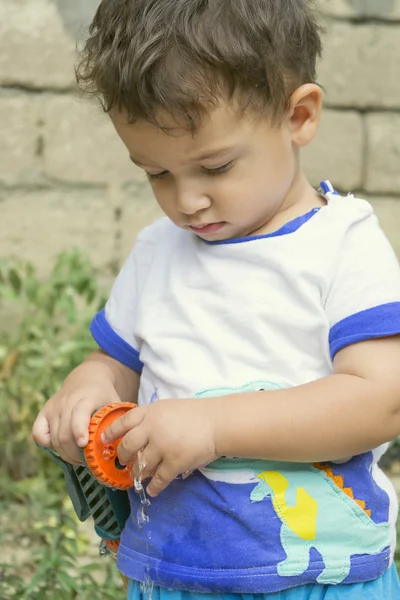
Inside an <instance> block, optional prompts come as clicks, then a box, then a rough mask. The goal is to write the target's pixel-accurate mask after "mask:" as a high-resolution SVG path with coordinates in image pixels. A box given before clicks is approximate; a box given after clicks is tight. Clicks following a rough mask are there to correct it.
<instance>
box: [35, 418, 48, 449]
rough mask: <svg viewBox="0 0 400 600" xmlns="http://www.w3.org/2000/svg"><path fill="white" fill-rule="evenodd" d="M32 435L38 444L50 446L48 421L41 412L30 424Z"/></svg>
mask: <svg viewBox="0 0 400 600" xmlns="http://www.w3.org/2000/svg"><path fill="white" fill-rule="evenodd" d="M32 437H33V440H34V441H35V442H36V444H39V446H45V448H49V447H50V446H51V437H50V423H49V422H48V420H47V418H46V417H45V416H44V415H43V414H42V413H39V415H38V416H37V417H36V420H35V422H34V424H33V426H32Z"/></svg>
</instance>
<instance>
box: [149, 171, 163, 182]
mask: <svg viewBox="0 0 400 600" xmlns="http://www.w3.org/2000/svg"><path fill="white" fill-rule="evenodd" d="M145 173H146V176H147V179H148V180H149V181H154V180H155V179H165V178H166V177H168V175H169V171H161V173H148V172H147V171H145Z"/></svg>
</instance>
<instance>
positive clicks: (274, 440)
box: [104, 336, 400, 496]
mask: <svg viewBox="0 0 400 600" xmlns="http://www.w3.org/2000/svg"><path fill="white" fill-rule="evenodd" d="M399 365H400V336H397V337H392V338H386V339H379V340H374V341H367V342H362V343H360V344H354V345H352V346H348V347H347V348H345V349H343V350H341V351H340V352H339V353H338V354H337V355H336V358H335V365H334V373H333V374H332V375H330V376H328V377H325V378H323V379H319V380H317V381H314V382H312V383H308V384H305V385H302V386H298V387H294V388H290V389H285V390H276V391H275V390H274V391H262V392H252V393H246V394H233V395H227V396H220V397H217V398H195V399H193V398H192V399H170V400H163V401H162V402H157V403H155V404H153V405H150V406H146V407H142V408H138V409H135V410H134V411H130V412H128V413H127V414H126V415H125V416H124V417H121V418H120V419H118V420H117V421H115V422H114V423H113V424H112V425H111V426H110V427H109V428H108V430H107V431H106V432H105V436H104V441H109V442H110V441H112V440H114V439H116V438H118V437H120V436H125V437H124V439H123V440H122V441H121V444H120V445H119V449H118V454H119V457H120V460H121V462H122V463H124V464H127V463H128V462H129V461H130V460H132V459H134V458H135V457H136V455H137V452H138V451H139V450H140V449H141V448H143V447H145V449H144V451H143V455H142V457H141V459H142V461H141V462H144V463H145V464H146V469H145V470H144V471H143V476H144V477H146V476H149V475H150V474H151V473H152V472H153V471H154V470H155V469H157V471H156V475H155V476H154V477H153V479H152V481H151V483H150V484H149V486H148V488H147V491H148V493H149V495H151V496H156V495H157V494H158V493H159V492H160V491H162V490H163V489H165V488H166V487H167V486H168V484H169V483H170V482H171V481H172V480H173V479H174V478H175V477H176V476H177V475H179V474H180V473H185V472H186V471H187V470H192V469H194V468H196V467H201V466H204V465H207V464H208V463H210V462H211V461H213V460H215V459H216V458H218V457H220V456H237V457H249V458H261V459H266V460H280V461H292V462H296V461H298V462H314V461H315V462H317V461H318V462H319V461H321V462H322V461H326V460H339V459H343V458H347V457H348V456H353V455H356V454H360V453H362V452H364V451H367V450H370V449H372V448H374V447H376V446H379V445H380V444H382V443H383V442H387V441H389V440H390V439H393V438H394V437H395V436H396V435H398V434H399V433H400V369H399ZM133 468H134V474H136V475H137V474H138V465H137V464H134V467H133Z"/></svg>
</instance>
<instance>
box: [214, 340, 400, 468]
mask: <svg viewBox="0 0 400 600" xmlns="http://www.w3.org/2000/svg"><path fill="white" fill-rule="evenodd" d="M245 396H246V397H245ZM214 401H216V414H217V416H216V426H215V437H216V449H217V450H216V453H217V454H218V455H219V456H221V455H223V456H240V457H252V458H267V459H271V460H282V461H293V462H297V461H298V462H314V461H318V462H320V461H327V460H340V459H344V458H346V457H349V456H354V455H356V454H361V453H362V452H365V451H367V450H371V449H372V448H376V447H377V446H379V445H380V444H382V443H384V442H387V441H389V440H391V439H393V438H394V437H396V436H397V435H399V433H400V336H398V337H392V338H387V339H379V340H370V341H367V342H363V343H360V344H354V345H352V346H348V347H346V348H344V349H343V350H341V351H340V352H339V353H338V354H337V355H336V357H335V361H334V372H333V374H332V375H330V376H328V377H325V378H323V379H319V380H317V381H314V382H312V383H308V384H305V385H301V386H298V387H294V388H290V389H285V390H276V391H265V392H254V393H250V394H246V395H243V394H239V395H232V396H223V397H221V398H218V399H214Z"/></svg>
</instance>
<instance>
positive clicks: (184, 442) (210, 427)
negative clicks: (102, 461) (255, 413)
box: [103, 398, 217, 497]
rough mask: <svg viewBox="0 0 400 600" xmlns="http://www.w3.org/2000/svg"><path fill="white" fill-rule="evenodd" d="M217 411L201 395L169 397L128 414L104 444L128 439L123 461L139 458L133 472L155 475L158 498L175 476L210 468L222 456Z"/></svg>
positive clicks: (109, 432)
mask: <svg viewBox="0 0 400 600" xmlns="http://www.w3.org/2000/svg"><path fill="white" fill-rule="evenodd" d="M215 421H216V419H215V411H214V410H213V406H212V403H211V402H207V401H205V399H204V398H202V399H201V400H200V399H168V400H160V401H159V402H156V403H155V404H150V405H148V406H143V407H138V408H134V409H132V410H130V411H129V412H127V413H126V414H125V415H124V416H123V417H121V418H120V419H117V420H116V421H114V423H112V424H111V425H110V427H108V429H106V431H105V432H104V434H103V442H104V443H110V442H112V441H114V440H116V439H117V438H119V437H122V436H124V437H123V439H122V440H121V443H120V444H119V447H118V457H119V460H120V462H121V464H124V465H126V464H129V463H130V462H132V461H133V467H132V471H133V472H132V475H133V476H138V475H139V464H138V452H139V451H141V452H140V453H139V454H140V462H141V463H143V464H144V465H146V466H145V468H143V469H142V470H141V472H140V476H141V478H142V479H146V478H147V477H150V475H151V474H152V473H154V476H153V477H152V479H151V482H150V483H149V485H148V486H147V493H148V494H149V496H153V497H154V496H157V495H158V494H159V493H160V492H161V491H162V490H164V489H165V488H166V487H167V486H168V485H169V484H170V483H171V481H172V480H173V479H175V477H177V476H178V475H180V474H182V473H186V472H188V471H192V470H194V469H196V468H198V467H201V466H205V465H207V464H209V463H210V462H212V461H213V460H215V459H216V458H217V454H216V444H215Z"/></svg>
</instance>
